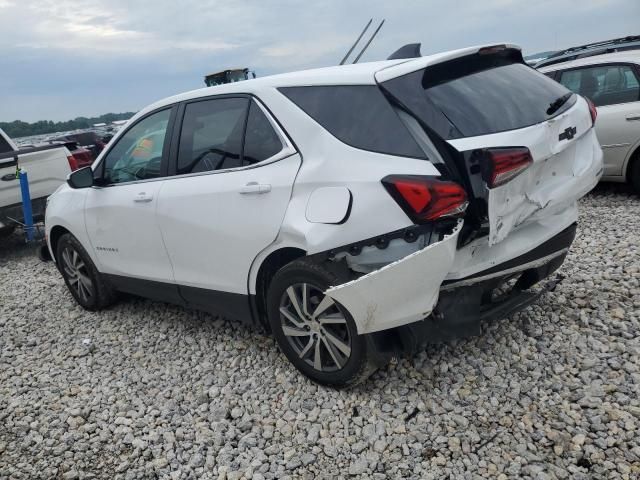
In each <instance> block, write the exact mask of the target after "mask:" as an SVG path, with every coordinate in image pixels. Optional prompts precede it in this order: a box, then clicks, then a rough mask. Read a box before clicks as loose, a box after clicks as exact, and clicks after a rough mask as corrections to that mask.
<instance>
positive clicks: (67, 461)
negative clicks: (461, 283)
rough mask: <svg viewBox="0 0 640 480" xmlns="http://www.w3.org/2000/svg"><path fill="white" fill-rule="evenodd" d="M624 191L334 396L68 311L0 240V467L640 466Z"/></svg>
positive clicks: (201, 471)
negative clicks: (517, 293) (517, 291)
mask: <svg viewBox="0 0 640 480" xmlns="http://www.w3.org/2000/svg"><path fill="white" fill-rule="evenodd" d="M639 245H640V199H639V198H638V197H637V196H633V195H631V194H630V193H629V191H628V189H627V188H626V187H624V186H604V187H602V186H601V187H598V189H597V190H596V191H595V192H594V193H592V194H591V195H589V196H588V197H586V198H585V199H584V200H583V201H582V210H581V218H580V228H579V234H578V238H577V239H576V242H575V243H574V245H573V248H572V250H571V253H570V255H569V257H568V259H567V262H566V263H565V266H564V267H563V272H564V274H565V275H566V276H567V279H566V280H565V281H564V282H563V283H562V284H561V285H560V286H558V288H557V290H556V291H555V292H554V293H550V294H547V295H546V296H544V297H543V298H542V300H541V301H540V302H539V303H538V304H537V305H534V306H532V307H530V308H529V309H528V310H526V311H524V312H521V313H519V314H516V315H513V316H512V317H511V318H509V319H504V320H500V321H497V322H492V323H490V324H486V325H484V328H483V335H482V336H481V337H478V338H474V339H470V340H465V341H460V342H457V343H455V344H446V345H438V346H433V347H430V348H429V349H428V350H427V351H426V352H424V353H421V354H420V355H418V356H417V357H416V358H414V359H412V360H400V361H399V362H397V363H393V364H392V365H390V366H389V367H388V368H386V369H384V370H383V371H380V372H378V373H376V374H375V375H374V376H373V377H372V378H371V379H370V380H369V381H368V382H367V383H366V384H365V385H363V386H360V387H358V388H356V389H354V390H350V391H347V392H336V391H332V390H328V389H324V388H319V387H317V386H315V385H314V384H312V383H311V382H309V381H308V380H306V379H304V378H303V377H302V376H300V375H299V374H297V373H296V371H295V370H294V369H293V368H292V367H291V366H290V365H289V364H288V363H287V362H286V360H285V359H284V357H283V356H282V355H281V354H279V353H278V351H277V349H276V348H275V346H274V342H273V340H272V339H271V338H269V337H267V336H265V335H263V334H261V333H260V332H257V331H255V330H252V329H250V328H248V327H245V326H241V325H235V324H231V323H229V322H227V321H224V320H222V319H217V318H214V317H211V316H208V315H204V314H201V313H197V312H192V311H185V310H183V309H180V308H177V307H173V306H169V305H164V304H162V303H153V302H149V301H144V300H138V299H129V300H125V301H123V302H121V303H119V304H118V305H116V306H115V307H113V308H112V309H110V310H108V311H105V312H102V313H88V312H85V311H83V310H82V309H80V308H79V307H78V306H76V304H75V303H74V302H73V300H72V298H71V295H70V294H69V293H67V291H66V289H65V287H64V285H63V282H62V279H61V278H60V276H59V274H58V273H57V271H56V270H55V268H54V267H53V265H51V264H42V263H39V262H38V260H37V259H36V258H34V257H33V255H32V251H30V250H29V249H27V248H26V247H24V246H21V245H20V238H19V237H17V236H14V237H13V238H12V239H9V240H5V241H4V242H2V243H0V278H1V279H2V280H1V282H2V283H1V290H0V478H11V479H19V478H25V479H26V478H29V479H31V478H64V479H72V478H126V479H141V478H175V479H178V478H228V479H239V478H243V476H244V478H254V479H259V478H278V479H282V478H322V477H324V478H333V477H336V476H340V477H349V476H362V477H369V478H380V479H382V478H399V477H404V478H443V477H450V478H476V477H491V478H495V477H497V478H503V479H506V478H514V477H531V478H536V479H544V478H639V477H640V432H639V430H640V401H639V393H640V341H639V339H638V331H639V329H640V287H639V278H640V252H639V248H640V247H639Z"/></svg>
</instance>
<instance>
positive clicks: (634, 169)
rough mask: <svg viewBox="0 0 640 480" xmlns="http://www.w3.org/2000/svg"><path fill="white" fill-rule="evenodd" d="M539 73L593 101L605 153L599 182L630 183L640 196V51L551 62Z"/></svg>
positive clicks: (597, 131) (597, 130)
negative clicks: (602, 172)
mask: <svg viewBox="0 0 640 480" xmlns="http://www.w3.org/2000/svg"><path fill="white" fill-rule="evenodd" d="M636 48H640V46H638V47H636ZM540 71H541V72H543V73H545V74H546V75H548V76H549V77H551V78H553V79H555V80H557V81H558V82H560V83H561V84H563V85H564V86H565V87H567V88H568V89H569V90H571V91H573V92H576V93H578V94H580V95H582V96H584V97H586V98H588V99H590V100H591V101H593V103H594V104H595V106H596V107H597V111H598V122H597V125H596V133H597V134H598V140H600V144H601V146H602V149H603V151H604V174H603V177H602V179H603V180H608V181H613V182H629V183H631V184H632V185H633V187H634V189H635V190H636V192H638V193H640V49H639V50H626V51H622V52H615V53H605V54H597V55H592V56H587V57H584V58H578V59H576V60H571V61H568V62H562V63H553V65H550V66H548V67H542V68H540Z"/></svg>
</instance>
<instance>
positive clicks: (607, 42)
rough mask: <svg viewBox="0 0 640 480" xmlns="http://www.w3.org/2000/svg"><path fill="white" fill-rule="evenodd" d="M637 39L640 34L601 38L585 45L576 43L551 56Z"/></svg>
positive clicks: (636, 40) (635, 40) (639, 39)
mask: <svg viewBox="0 0 640 480" xmlns="http://www.w3.org/2000/svg"><path fill="white" fill-rule="evenodd" d="M638 41H640V35H627V36H626V37H620V38H612V39H611V40H602V41H600V42H594V43H587V44H586V45H578V46H577V47H570V48H567V49H566V50H561V51H560V52H557V53H556V54H555V55H553V56H557V55H562V54H563V53H571V52H575V51H577V50H586V49H587V48H595V47H605V46H608V45H619V44H621V43H628V42H638Z"/></svg>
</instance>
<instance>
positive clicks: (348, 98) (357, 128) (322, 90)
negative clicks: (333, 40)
mask: <svg viewBox="0 0 640 480" xmlns="http://www.w3.org/2000/svg"><path fill="white" fill-rule="evenodd" d="M279 90H280V92H282V93H283V94H284V95H285V96H286V97H288V98H289V99H290V100H291V101H292V102H293V103H295V104H296V105H297V106H298V107H300V108H301V109H302V110H304V112H305V113H306V114H307V115H309V116H310V117H311V118H313V119H314V120H315V121H316V122H318V123H319V124H320V125H322V126H323V127H324V128H325V129H326V130H328V131H329V133H331V134H332V135H333V136H335V137H337V138H338V139H339V140H341V141H342V142H344V143H346V144H347V145H351V146H352V147H356V148H360V149H363V150H369V151H372V152H379V153H386V154H389V155H397V156H403V157H416V158H425V154H424V152H423V151H422V150H421V149H420V147H419V146H418V144H417V143H416V142H415V140H414V139H413V137H412V136H411V134H410V133H409V131H408V130H407V128H406V127H405V126H404V124H403V123H402V121H401V120H400V118H399V117H398V114H397V113H396V112H395V111H394V110H393V107H392V106H391V104H390V103H389V102H388V101H387V99H386V98H385V97H384V95H383V93H382V92H381V91H380V89H379V88H378V87H377V86H375V85H331V86H313V87H283V88H280V89H279Z"/></svg>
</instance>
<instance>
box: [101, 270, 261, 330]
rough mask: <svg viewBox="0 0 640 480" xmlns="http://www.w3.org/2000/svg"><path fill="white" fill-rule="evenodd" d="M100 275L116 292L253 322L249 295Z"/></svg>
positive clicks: (254, 319) (254, 320) (254, 321)
mask: <svg viewBox="0 0 640 480" xmlns="http://www.w3.org/2000/svg"><path fill="white" fill-rule="evenodd" d="M103 275H104V276H105V277H106V278H107V280H108V282H109V284H110V285H111V286H112V287H113V288H114V289H116V290H117V291H119V292H124V293H130V294H132V295H137V296H140V297H144V298H148V299H150V300H157V301H161V302H167V303H172V304H175V305H180V306H182V307H189V308H194V309H196V310H203V311H206V312H209V313H214V314H219V315H223V316H225V317H226V318H231V319H234V320H240V321H243V322H246V323H256V317H255V315H254V313H253V312H252V309H251V306H250V305H251V301H252V299H251V297H252V295H244V294H241V293H230V292H221V291H218V290H209V289H206V288H197V287H189V286H185V285H176V284H174V283H166V282H157V281H154V280H145V279H141V278H132V277H125V276H121V275H113V274H103Z"/></svg>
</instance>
